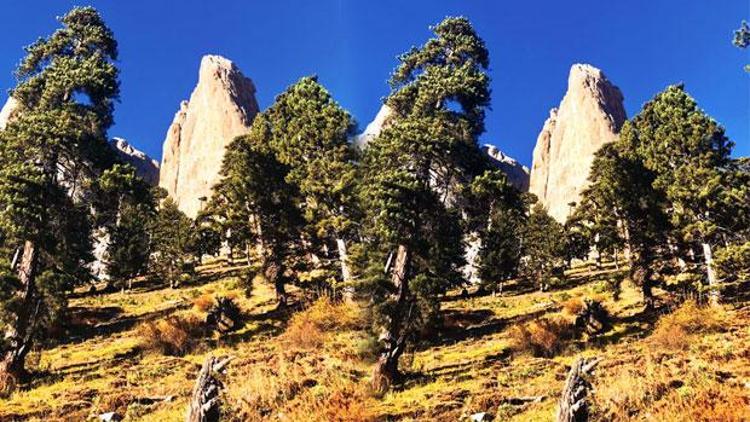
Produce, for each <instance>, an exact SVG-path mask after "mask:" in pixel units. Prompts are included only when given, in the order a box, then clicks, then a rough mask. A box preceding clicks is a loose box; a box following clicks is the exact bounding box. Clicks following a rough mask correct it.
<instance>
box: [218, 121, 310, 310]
mask: <svg viewBox="0 0 750 422" xmlns="http://www.w3.org/2000/svg"><path fill="white" fill-rule="evenodd" d="M271 136H272V134H271V125H270V121H269V120H268V116H267V115H266V114H265V113H261V114H259V115H257V116H256V117H255V121H254V122H253V125H252V128H251V130H250V133H249V134H247V135H245V136H240V137H238V138H236V139H235V140H234V141H232V143H231V144H230V145H229V146H228V147H227V151H226V154H225V156H224V161H223V162H222V168H221V173H220V174H221V176H222V179H221V181H220V182H219V183H218V184H217V185H216V186H215V187H214V195H213V197H212V198H211V201H210V202H209V205H208V213H211V214H213V215H215V216H216V217H217V218H218V219H219V220H220V221H222V222H223V224H224V226H225V233H229V234H230V244H234V245H245V247H246V249H247V251H248V253H250V252H251V250H253V249H254V250H255V251H256V256H255V261H256V265H257V266H258V267H260V270H261V271H262V272H263V273H264V276H265V277H266V279H267V280H268V281H269V282H271V283H274V284H275V285H276V288H277V293H278V294H279V300H280V301H281V302H282V303H283V302H284V300H285V293H284V288H283V286H284V284H285V283H286V279H287V278H288V274H287V272H288V271H292V270H295V269H297V267H298V266H299V263H300V259H301V257H302V256H303V255H304V254H303V246H302V244H301V240H302V237H301V231H302V226H303V224H304V220H303V218H302V215H301V211H300V208H299V204H301V199H300V194H299V190H298V189H297V188H296V186H294V185H292V184H290V183H289V182H287V175H288V174H289V167H288V166H287V165H284V164H282V163H281V162H279V161H278V160H277V159H276V156H275V154H274V152H273V151H272V150H271V149H270V147H269V145H270V141H271V139H272V138H271Z"/></svg>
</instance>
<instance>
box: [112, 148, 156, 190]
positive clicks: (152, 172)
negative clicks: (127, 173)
mask: <svg viewBox="0 0 750 422" xmlns="http://www.w3.org/2000/svg"><path fill="white" fill-rule="evenodd" d="M109 145H110V146H111V147H112V149H113V150H114V151H115V154H117V156H118V157H119V158H120V160H122V161H124V162H126V163H128V164H130V165H132V166H133V167H134V168H135V173H136V174H137V175H138V176H140V177H141V178H142V179H143V180H145V181H146V183H148V184H150V185H151V186H157V185H158V184H159V162H158V161H156V160H154V159H152V158H151V157H149V156H148V155H146V153H144V152H142V151H139V150H137V149H135V148H133V146H132V145H130V144H129V143H128V141H126V140H124V139H122V138H112V140H111V141H109Z"/></svg>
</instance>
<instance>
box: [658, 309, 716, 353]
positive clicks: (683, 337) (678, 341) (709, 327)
mask: <svg viewBox="0 0 750 422" xmlns="http://www.w3.org/2000/svg"><path fill="white" fill-rule="evenodd" d="M725 323H726V314H725V313H724V311H723V310H722V309H720V308H717V307H712V308H709V307H701V306H698V305H697V304H696V303H695V302H694V301H687V302H685V303H683V304H682V306H680V307H679V308H677V310H676V311H674V312H672V313H671V314H667V315H665V316H663V317H661V319H659V321H658V322H657V323H656V328H654V331H653V333H651V336H650V337H649V344H650V345H651V347H652V348H653V349H655V350H659V349H663V350H684V349H687V348H688V346H689V345H690V336H691V335H692V334H697V333H706V332H712V331H717V330H719V329H721V328H722V327H723V326H724V325H725Z"/></svg>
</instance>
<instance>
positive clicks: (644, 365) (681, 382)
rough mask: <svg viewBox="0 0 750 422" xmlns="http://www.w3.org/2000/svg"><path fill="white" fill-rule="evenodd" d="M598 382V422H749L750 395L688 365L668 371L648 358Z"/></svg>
mask: <svg viewBox="0 0 750 422" xmlns="http://www.w3.org/2000/svg"><path fill="white" fill-rule="evenodd" d="M686 370H687V371H688V372H687V373H686V372H685V371H686ZM596 384H597V385H596V388H595V391H596V393H595V399H594V400H595V402H596V408H597V413H598V416H599V417H597V418H596V419H601V420H609V421H629V420H642V419H643V420H654V421H664V422H677V421H705V422H709V421H728V422H733V421H738V422H739V421H747V420H750V397H749V396H748V395H747V393H746V392H745V391H743V388H742V387H741V386H737V385H728V384H727V383H726V382H722V381H720V380H718V379H717V378H716V377H711V376H707V374H706V373H704V372H703V371H695V369H690V368H689V367H687V368H674V367H669V366H667V365H665V364H664V363H663V362H661V361H660V360H656V359H653V357H652V356H650V355H648V356H647V357H646V359H645V360H643V361H639V362H636V363H635V364H634V365H629V366H628V367H624V366H623V367H620V368H617V369H616V370H615V371H614V373H612V374H610V375H609V376H606V377H603V378H601V379H599V380H598V381H597V383H596ZM639 416H641V417H639ZM644 418H646V419H644Z"/></svg>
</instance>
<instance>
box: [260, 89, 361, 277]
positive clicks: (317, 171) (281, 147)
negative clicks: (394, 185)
mask: <svg viewBox="0 0 750 422" xmlns="http://www.w3.org/2000/svg"><path fill="white" fill-rule="evenodd" d="M266 115H267V116H268V119H269V122H270V125H271V134H272V136H271V143H270V145H271V147H272V149H273V151H274V153H275V155H276V158H277V159H278V160H279V162H280V163H282V164H284V165H286V166H288V167H289V171H288V173H287V174H286V181H287V182H288V183H290V184H293V185H295V186H297V187H298V189H299V191H300V194H301V195H302V196H303V197H304V202H305V204H304V217H305V220H306V221H307V222H308V224H309V225H310V226H311V230H310V231H311V232H312V235H313V236H315V237H317V238H319V239H323V241H324V242H325V243H326V244H330V243H331V242H328V241H327V240H328V239H331V240H332V242H335V243H336V250H337V251H338V261H339V264H340V267H341V279H342V281H349V280H350V279H351V271H350V269H349V264H348V263H347V243H348V241H349V240H350V239H351V237H352V226H353V219H354V218H355V217H356V214H357V213H356V207H355V206H354V197H353V195H354V185H355V181H356V178H355V175H356V168H355V165H354V156H353V150H352V147H351V146H350V145H349V142H348V137H349V135H351V133H352V131H353V123H352V119H351V116H349V114H348V113H347V112H346V111H345V110H344V109H343V108H341V106H339V105H338V104H337V103H336V102H335V101H334V100H333V98H332V97H331V95H330V93H329V92H328V91H327V90H326V89H325V88H324V87H323V86H322V85H321V84H320V83H319V82H318V81H317V78H316V77H305V78H302V79H300V80H299V81H298V82H297V83H295V84H294V85H292V86H291V87H289V88H288V89H287V90H286V91H285V92H284V93H282V94H281V95H279V96H278V97H277V98H276V101H275V102H274V104H273V105H272V106H271V107H270V108H269V109H268V111H267V112H266ZM331 246H332V245H331Z"/></svg>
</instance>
